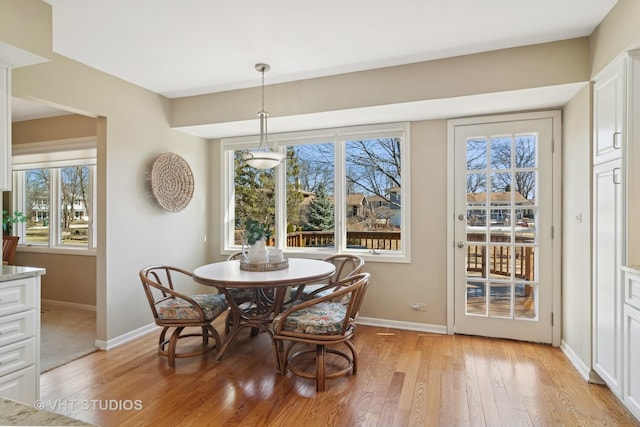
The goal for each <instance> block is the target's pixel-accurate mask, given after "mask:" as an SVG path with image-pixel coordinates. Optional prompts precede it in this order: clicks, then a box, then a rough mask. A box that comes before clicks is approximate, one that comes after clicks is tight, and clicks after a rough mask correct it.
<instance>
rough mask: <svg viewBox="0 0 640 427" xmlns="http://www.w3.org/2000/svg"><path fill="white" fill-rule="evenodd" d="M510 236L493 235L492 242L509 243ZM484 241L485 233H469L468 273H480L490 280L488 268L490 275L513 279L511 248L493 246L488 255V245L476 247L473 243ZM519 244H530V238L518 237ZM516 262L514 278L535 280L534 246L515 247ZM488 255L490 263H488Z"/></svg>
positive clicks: (516, 240)
mask: <svg viewBox="0 0 640 427" xmlns="http://www.w3.org/2000/svg"><path fill="white" fill-rule="evenodd" d="M509 238H510V237H509V236H502V235H492V236H491V242H492V243H499V242H508V241H509V240H508V239H509ZM474 241H476V242H481V241H484V234H483V233H467V242H469V243H470V244H468V245H467V271H470V272H479V273H480V277H483V278H489V276H487V267H489V273H490V274H493V275H498V276H505V277H511V268H512V267H511V260H510V258H511V257H510V253H509V252H510V247H509V246H500V245H491V251H490V253H489V254H487V246H486V245H474V244H472V243H471V242H474ZM515 242H516V244H517V243H529V242H531V239H530V238H528V237H521V236H516V239H515ZM514 252H515V254H514V255H515V262H514V267H513V268H514V269H515V271H514V277H515V278H516V279H523V280H528V281H533V280H535V277H534V272H535V269H534V267H535V251H534V248H533V247H532V246H515V247H514ZM487 255H488V257H489V260H488V261H489V262H488V263H487Z"/></svg>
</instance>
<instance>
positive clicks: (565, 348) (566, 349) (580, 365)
mask: <svg viewBox="0 0 640 427" xmlns="http://www.w3.org/2000/svg"><path fill="white" fill-rule="evenodd" d="M560 350H561V351H562V352H563V353H564V355H565V356H567V359H569V362H571V364H572V365H573V367H574V368H576V370H577V371H578V373H579V374H580V375H581V376H582V378H584V380H585V381H589V382H590V372H591V368H589V367H588V366H587V365H585V363H584V362H583V361H582V359H580V357H578V355H577V354H576V353H575V352H574V351H573V349H572V348H571V346H569V344H567V343H566V341H564V340H562V341H561V342H560Z"/></svg>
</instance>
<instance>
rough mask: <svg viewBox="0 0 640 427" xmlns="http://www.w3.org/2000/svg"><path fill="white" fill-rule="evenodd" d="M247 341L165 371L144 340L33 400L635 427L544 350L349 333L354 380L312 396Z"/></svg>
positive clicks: (205, 412)
mask: <svg viewBox="0 0 640 427" xmlns="http://www.w3.org/2000/svg"><path fill="white" fill-rule="evenodd" d="M216 326H217V327H218V329H219V330H223V328H222V325H221V324H218V323H216ZM248 332H249V331H248V330H247V331H246V332H245V331H242V332H241V336H240V337H239V339H237V340H236V341H235V342H234V343H233V344H232V345H231V347H230V348H229V351H228V352H227V353H226V354H225V356H224V357H223V359H222V361H221V362H220V363H217V362H215V361H214V358H213V355H212V354H209V355H205V356H202V357H200V356H199V357H193V358H189V359H178V360H177V361H176V368H175V369H170V368H169V367H168V366H167V361H166V358H164V357H160V356H159V355H158V354H157V353H156V341H157V337H158V334H157V333H153V334H149V335H147V336H145V337H143V338H140V339H137V340H135V341H132V342H130V343H127V344H124V345H122V346H120V347H117V348H115V349H113V350H110V351H108V352H103V351H100V352H96V353H93V354H91V355H89V356H86V357H84V358H82V359H79V360H77V361H74V362H72V363H69V364H67V365H64V366H62V367H60V368H57V369H54V370H52V371H50V372H47V373H45V374H43V375H42V377H41V399H42V401H43V402H44V404H45V405H46V408H47V409H48V410H53V411H54V412H58V413H61V414H64V415H68V416H71V417H74V418H77V419H79V420H82V421H85V422H89V423H92V424H97V425H101V426H107V427H108V426H131V425H157V426H165V425H166V426H170V425H180V426H190V425H193V426H203V425H211V426H237V425H242V426H285V425H286V426H292V425H300V426H302V425H304V426H385V427H387V426H516V425H522V426H528V425H531V426H550V425H554V426H555V425H564V426H607V425H609V426H640V423H639V422H638V421H637V420H635V418H633V416H632V415H631V414H630V413H629V412H628V411H627V410H626V409H625V408H624V407H623V406H622V404H621V403H620V402H619V401H618V400H617V399H616V397H615V396H614V395H613V394H612V393H611V392H610V391H609V390H608V389H607V388H606V387H604V386H599V385H594V384H589V383H587V382H585V381H584V380H583V379H582V378H581V377H580V375H579V374H578V373H577V371H576V370H575V369H574V368H573V367H572V366H571V365H570V363H569V362H568V360H567V359H566V357H565V356H564V355H563V354H562V352H561V351H560V350H559V349H558V348H553V347H551V346H548V345H541V344H532V343H522V342H515V341H508V340H496V339H488V338H481V337H470V336H460V335H456V336H448V335H437V334H426V333H420V332H412V331H404V330H396V329H382V328H374V327H367V326H359V327H358V331H357V334H356V335H357V337H356V340H355V344H356V346H357V348H358V350H359V356H360V365H359V371H358V373H357V374H356V375H355V376H349V377H344V378H339V379H335V380H329V381H328V382H327V391H325V392H324V393H316V392H315V385H314V383H313V382H312V381H310V380H304V379H301V378H297V377H292V376H290V375H287V376H285V375H280V374H277V373H276V372H275V360H274V356H273V354H272V348H271V343H270V341H269V338H268V337H267V336H266V335H265V334H264V333H263V334H260V335H259V336H258V337H255V338H250V337H249V333H248ZM138 406H141V409H138V408H137V407H138ZM101 407H102V408H103V409H104V410H103V409H101Z"/></svg>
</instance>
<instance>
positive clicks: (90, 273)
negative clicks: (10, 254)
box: [14, 251, 96, 306]
mask: <svg viewBox="0 0 640 427" xmlns="http://www.w3.org/2000/svg"><path fill="white" fill-rule="evenodd" d="M14 264H15V265H28V266H31V267H41V268H45V269H46V270H47V274H45V275H44V276H42V299H47V300H55V301H64V302H69V303H74V304H81V305H88V306H95V305H96V257H95V256H79V255H63V254H48V253H33V252H31V253H29V252H20V251H19V252H18V253H17V254H16V257H15V259H14Z"/></svg>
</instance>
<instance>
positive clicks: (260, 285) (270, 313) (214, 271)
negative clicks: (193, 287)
mask: <svg viewBox="0 0 640 427" xmlns="http://www.w3.org/2000/svg"><path fill="white" fill-rule="evenodd" d="M287 263H288V267H287V268H284V269H281V270H273V271H251V270H243V269H241V268H240V261H239V260H232V261H222V262H215V263H213V264H207V265H203V266H200V267H198V268H196V269H195V270H194V271H193V278H194V280H195V281H196V282H198V283H200V284H203V285H207V286H214V287H216V288H217V289H218V290H219V291H220V292H222V293H224V294H225V296H226V297H227V301H228V303H229V307H230V316H232V317H231V324H230V328H229V332H228V333H227V334H226V336H225V339H224V341H223V343H222V347H221V348H220V349H219V351H218V352H217V355H216V359H217V360H220V359H221V358H222V355H223V354H224V352H225V351H226V350H227V348H228V346H229V343H230V342H231V341H232V340H233V339H234V338H235V336H236V335H237V334H238V331H240V329H242V328H246V327H250V328H257V329H258V330H262V331H265V332H266V333H267V334H268V335H269V336H270V337H271V341H272V342H273V347H274V351H275V356H276V364H277V367H278V371H279V372H282V367H281V366H280V358H279V357H278V352H277V345H276V342H275V340H273V331H272V328H271V323H272V322H273V319H274V317H275V316H277V315H278V314H279V313H280V312H281V311H282V309H283V307H284V304H285V301H286V298H287V295H288V294H289V290H290V289H291V288H292V287H295V286H300V285H305V284H309V283H316V282H321V281H322V280H324V279H327V278H329V277H331V276H332V275H333V274H334V273H335V265H334V264H332V263H330V262H327V261H323V260H317V259H308V258H289V259H288V260H287ZM232 289H236V290H239V289H249V290H250V294H251V295H252V298H251V301H249V302H244V303H237V302H236V301H235V300H234V298H233V297H232V293H233V292H232V291H231V290H232Z"/></svg>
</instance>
